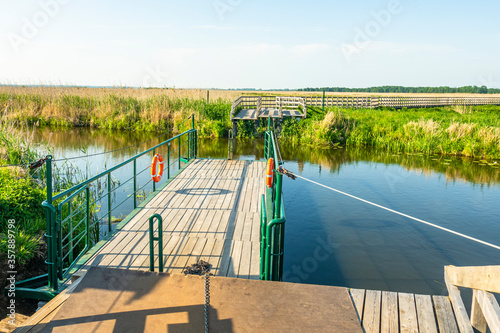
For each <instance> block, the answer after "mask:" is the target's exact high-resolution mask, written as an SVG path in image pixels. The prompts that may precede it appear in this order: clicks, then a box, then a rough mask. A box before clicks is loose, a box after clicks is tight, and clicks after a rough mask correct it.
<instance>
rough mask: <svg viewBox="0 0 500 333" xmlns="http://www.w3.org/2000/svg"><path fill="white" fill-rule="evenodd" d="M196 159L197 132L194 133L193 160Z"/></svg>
mask: <svg viewBox="0 0 500 333" xmlns="http://www.w3.org/2000/svg"><path fill="white" fill-rule="evenodd" d="M197 157H198V131H195V132H194V158H197Z"/></svg>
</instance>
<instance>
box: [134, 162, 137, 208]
mask: <svg viewBox="0 0 500 333" xmlns="http://www.w3.org/2000/svg"><path fill="white" fill-rule="evenodd" d="M136 208H137V159H135V160H134V209H136Z"/></svg>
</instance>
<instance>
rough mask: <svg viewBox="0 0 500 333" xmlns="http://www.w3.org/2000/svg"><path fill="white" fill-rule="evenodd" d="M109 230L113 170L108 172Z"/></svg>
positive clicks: (109, 227) (109, 230) (109, 224)
mask: <svg viewBox="0 0 500 333" xmlns="http://www.w3.org/2000/svg"><path fill="white" fill-rule="evenodd" d="M108 232H111V172H110V173H108ZM71 261H72V260H71Z"/></svg>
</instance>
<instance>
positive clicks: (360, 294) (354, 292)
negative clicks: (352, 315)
mask: <svg viewBox="0 0 500 333" xmlns="http://www.w3.org/2000/svg"><path fill="white" fill-rule="evenodd" d="M349 293H350V294H351V298H352V303H353V304H354V308H355V309H356V313H357V314H358V319H359V321H360V322H362V321H363V309H364V304H365V290H364V289H350V290H349Z"/></svg>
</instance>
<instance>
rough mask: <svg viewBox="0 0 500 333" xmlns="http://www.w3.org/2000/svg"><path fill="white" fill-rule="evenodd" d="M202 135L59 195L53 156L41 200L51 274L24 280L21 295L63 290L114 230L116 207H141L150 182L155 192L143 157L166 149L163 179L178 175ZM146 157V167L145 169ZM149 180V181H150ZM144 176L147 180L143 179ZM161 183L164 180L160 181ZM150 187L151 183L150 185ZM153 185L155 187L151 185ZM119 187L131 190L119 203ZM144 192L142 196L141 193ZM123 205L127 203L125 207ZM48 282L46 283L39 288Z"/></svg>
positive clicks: (192, 132)
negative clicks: (103, 237)
mask: <svg viewBox="0 0 500 333" xmlns="http://www.w3.org/2000/svg"><path fill="white" fill-rule="evenodd" d="M197 140H198V134H197V130H196V129H195V128H194V119H193V121H192V128H191V129H189V130H187V131H185V132H183V133H181V134H179V135H176V136H174V137H172V138H170V139H168V140H165V141H163V142H161V143H159V144H157V145H155V146H154V147H151V148H149V149H147V150H145V151H143V152H141V153H139V154H137V155H135V156H133V157H132V158H129V159H127V160H126V161H124V162H122V163H120V164H118V165H116V166H114V167H112V168H110V169H108V170H106V171H104V172H101V173H99V174H98V175H96V176H94V177H91V178H89V179H87V180H86V181H84V182H82V183H80V184H78V185H75V186H73V187H71V188H69V189H67V190H64V191H62V192H61V193H58V194H54V193H53V186H52V179H53V175H52V167H53V165H52V164H53V161H52V157H51V156H48V158H47V160H46V165H47V167H46V178H47V200H45V201H44V202H43V203H42V206H44V207H45V208H46V222H47V232H46V234H45V236H46V240H47V261H46V263H47V265H48V274H47V275H46V276H44V277H39V278H37V279H36V280H33V279H31V280H26V281H22V282H19V283H18V284H17V285H16V286H17V287H16V291H17V292H16V294H17V295H19V296H20V297H27V298H36V299H50V298H51V297H53V296H54V295H55V294H57V293H58V291H59V286H60V283H64V281H65V280H67V279H69V277H70V275H71V274H73V273H74V271H75V270H76V267H75V265H76V264H77V263H78V262H79V260H80V259H81V258H82V256H84V255H85V254H86V252H87V251H89V249H90V248H91V247H92V246H93V245H95V244H96V243H97V242H99V241H100V239H101V233H107V234H108V235H109V234H111V232H112V230H113V225H112V223H113V221H112V220H113V212H114V211H116V210H117V208H119V207H120V206H122V205H123V204H124V203H125V202H126V201H127V200H129V199H131V201H132V203H131V202H130V201H128V204H129V205H133V209H136V208H138V205H139V202H138V201H139V200H140V198H145V197H146V196H147V195H146V186H148V185H149V184H150V183H151V182H152V191H153V192H155V191H156V186H157V185H156V183H155V182H154V181H153V180H152V179H151V177H148V176H147V174H144V175H143V173H145V172H147V171H149V170H151V162H146V161H147V160H146V161H144V158H143V159H141V161H140V163H142V166H141V167H139V165H140V164H139V163H138V159H139V158H141V157H146V156H148V155H150V154H151V155H153V156H154V155H155V154H156V153H159V152H161V153H162V154H163V157H164V161H163V163H164V175H165V177H164V178H163V180H162V181H163V184H165V182H166V181H167V180H168V179H170V178H173V177H175V176H176V174H174V172H179V171H180V170H181V166H182V163H188V162H189V161H190V160H191V159H194V158H196V156H197V151H198V145H197ZM144 162H146V163H147V164H146V167H145V168H144ZM127 168H128V169H130V168H132V169H133V172H132V175H130V176H126V177H130V178H128V179H127V180H126V181H123V182H118V181H116V179H115V178H113V175H114V174H120V175H121V177H123V174H124V173H128V172H129V171H126V170H125V169H127ZM148 179H149V181H147V180H148ZM141 180H142V183H141ZM159 184H161V183H159ZM149 186H151V185H149ZM148 188H151V187H148ZM118 190H120V191H127V190H132V193H129V194H127V195H126V197H125V199H124V200H123V201H122V202H120V203H115V200H116V197H117V193H118ZM141 194H143V195H141ZM122 209H123V207H122ZM43 283H46V285H47V287H46V288H44V289H42V290H41V289H35V288H39V287H41V286H42V285H43Z"/></svg>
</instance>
